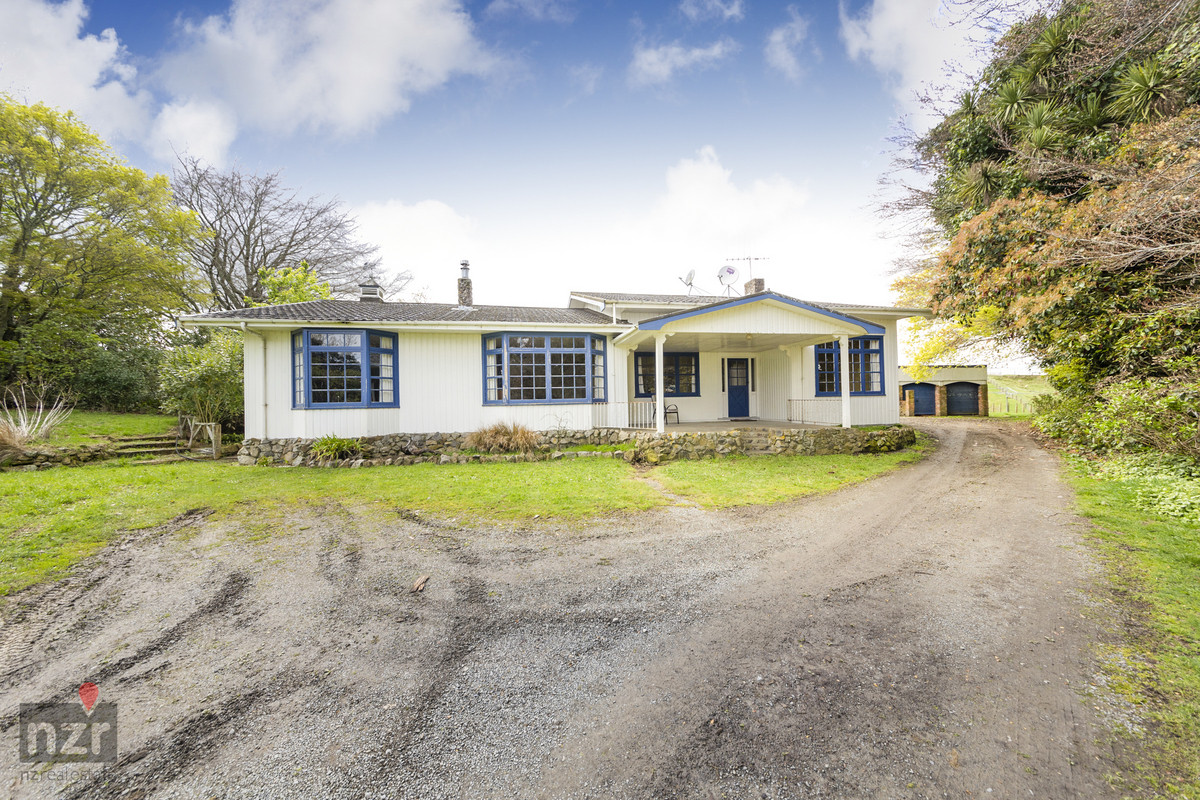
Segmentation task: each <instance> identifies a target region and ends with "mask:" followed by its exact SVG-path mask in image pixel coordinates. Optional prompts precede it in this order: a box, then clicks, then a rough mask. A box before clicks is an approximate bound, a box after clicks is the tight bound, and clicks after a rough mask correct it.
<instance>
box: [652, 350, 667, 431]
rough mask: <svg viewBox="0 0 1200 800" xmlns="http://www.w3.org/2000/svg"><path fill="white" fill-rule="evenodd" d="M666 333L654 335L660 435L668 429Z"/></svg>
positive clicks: (656, 428)
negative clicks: (664, 352) (665, 402)
mask: <svg viewBox="0 0 1200 800" xmlns="http://www.w3.org/2000/svg"><path fill="white" fill-rule="evenodd" d="M665 341H667V335H666V334H665V333H656V334H654V428H655V430H657V431H658V432H659V433H663V432H664V431H666V429H667V415H666V413H665V412H664V411H663V342H665Z"/></svg>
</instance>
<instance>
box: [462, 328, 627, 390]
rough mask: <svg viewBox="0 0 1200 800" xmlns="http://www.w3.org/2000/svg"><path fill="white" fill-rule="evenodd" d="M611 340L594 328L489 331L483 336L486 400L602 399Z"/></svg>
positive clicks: (606, 385)
mask: <svg viewBox="0 0 1200 800" xmlns="http://www.w3.org/2000/svg"><path fill="white" fill-rule="evenodd" d="M606 352H607V344H606V340H605V338H604V337H603V336H596V335H593V334H589V333H490V334H488V335H486V336H484V337H483V402H484V403H485V404H488V405H509V404H517V403H603V402H604V401H605V400H607V399H608V380H607V371H606V364H605V362H606V359H605V355H606Z"/></svg>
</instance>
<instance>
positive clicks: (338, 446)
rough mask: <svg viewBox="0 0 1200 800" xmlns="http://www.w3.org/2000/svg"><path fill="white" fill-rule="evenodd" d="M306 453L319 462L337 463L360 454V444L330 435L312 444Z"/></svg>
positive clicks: (354, 440)
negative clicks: (329, 461) (331, 461)
mask: <svg viewBox="0 0 1200 800" xmlns="http://www.w3.org/2000/svg"><path fill="white" fill-rule="evenodd" d="M308 452H309V453H310V454H311V455H313V456H316V457H317V458H318V459H320V460H321V461H328V460H334V461H337V460H340V459H343V458H350V457H351V456H356V455H358V454H359V453H361V452H362V443H361V442H359V441H358V439H343V438H341V437H339V436H334V435H332V434H330V435H328V436H322V437H321V438H320V439H317V440H316V441H315V442H313V443H312V447H310V448H309V450H308Z"/></svg>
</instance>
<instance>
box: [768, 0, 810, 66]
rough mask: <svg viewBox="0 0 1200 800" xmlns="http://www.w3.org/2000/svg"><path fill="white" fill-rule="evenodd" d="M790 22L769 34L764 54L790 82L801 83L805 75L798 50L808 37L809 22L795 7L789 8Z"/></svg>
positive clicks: (771, 64)
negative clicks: (797, 53)
mask: <svg viewBox="0 0 1200 800" xmlns="http://www.w3.org/2000/svg"><path fill="white" fill-rule="evenodd" d="M787 12H788V21H787V22H785V23H784V24H782V25H780V26H779V27H777V28H773V29H772V30H771V32H770V33H769V34H767V44H766V47H765V48H764V50H763V54H764V56H765V57H766V59H767V64H769V65H770V66H771V67H773V68H774V69H776V70H778V71H779V72H780V73H782V74H783V76H784V77H785V78H787V79H788V80H790V81H799V80H800V78H801V76H802V75H803V74H804V69H803V67H801V66H800V58H799V57H798V56H797V55H796V49H797V48H799V47H800V45H802V44H803V43H804V40H805V39H806V38H807V37H808V20H807V19H805V18H803V17H801V16H800V12H798V11H797V10H796V7H795V6H788V8H787Z"/></svg>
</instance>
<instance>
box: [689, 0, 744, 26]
mask: <svg viewBox="0 0 1200 800" xmlns="http://www.w3.org/2000/svg"><path fill="white" fill-rule="evenodd" d="M679 10H680V11H681V12H683V15H684V16H685V17H687V18H688V19H690V20H692V21H693V22H699V21H700V20H705V19H719V20H721V21H723V22H728V21H736V20H740V19H741V18H742V17H744V16H745V15H746V11H745V9H743V8H742V0H729V2H727V3H723V2H721V0H683V2H681V3H680V4H679Z"/></svg>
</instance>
